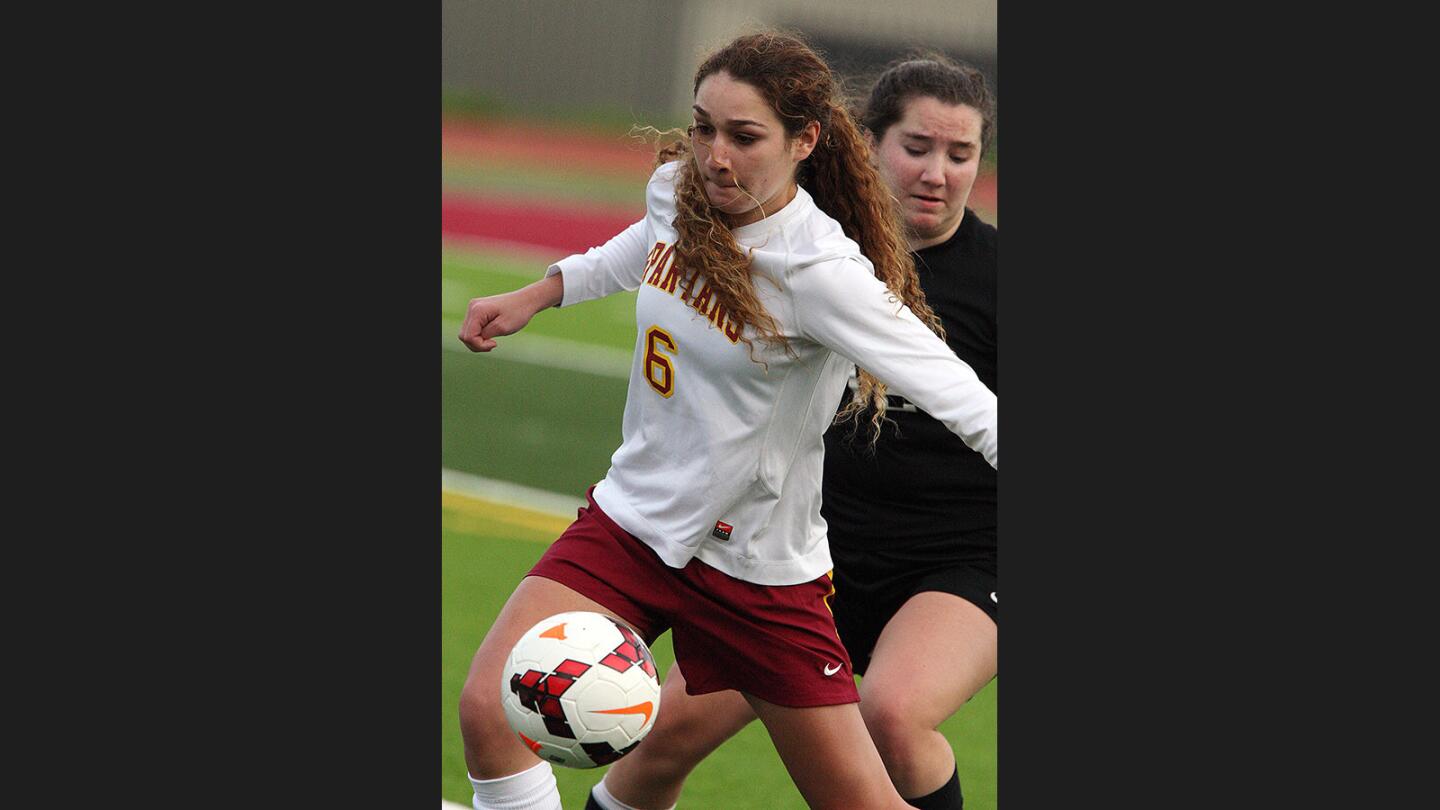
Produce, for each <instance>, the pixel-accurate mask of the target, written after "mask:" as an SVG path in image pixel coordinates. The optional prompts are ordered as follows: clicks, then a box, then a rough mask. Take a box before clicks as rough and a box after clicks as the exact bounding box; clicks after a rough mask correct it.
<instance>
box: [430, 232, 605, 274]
mask: <svg viewBox="0 0 1440 810" xmlns="http://www.w3.org/2000/svg"><path fill="white" fill-rule="evenodd" d="M440 247H441V249H442V250H444V251H445V253H446V254H447V255H448V257H449V258H451V259H456V260H459V261H461V262H463V263H466V264H477V265H481V266H483V267H485V268H486V269H487V270H492V271H499V272H502V273H506V274H508V275H513V276H516V277H517V278H529V279H530V280H532V281H536V280H539V279H540V278H542V277H544V275H545V270H546V269H548V268H549V267H550V265H552V264H554V263H555V262H558V261H560V260H561V259H563V258H565V257H566V256H568V255H570V251H568V250H565V249H564V248H553V247H544V246H541V245H535V244H531V243H529V242H512V241H510V240H509V239H493V238H489V237H484V236H459V235H455V234H446V235H444V236H442V237H441V238H440ZM582 252H583V251H582ZM486 253H500V254H503V255H505V256H507V257H508V258H510V259H513V260H516V261H521V262H531V263H533V264H534V265H535V267H534V268H532V269H529V270H520V269H518V268H515V269H512V268H511V267H510V266H508V265H501V266H499V267H497V266H496V265H495V264H494V263H493V262H489V261H487V258H488V257H487V256H485V255H484V254H486Z"/></svg>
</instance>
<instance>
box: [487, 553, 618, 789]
mask: <svg viewBox="0 0 1440 810" xmlns="http://www.w3.org/2000/svg"><path fill="white" fill-rule="evenodd" d="M570 610H590V611H594V612H596V613H603V614H605V615H606V616H612V617H615V618H620V619H624V617H623V616H621V617H616V616H615V613H614V611H611V610H609V609H607V608H605V607H604V606H602V605H601V604H600V603H598V602H595V601H593V600H590V599H587V598H586V597H584V596H581V595H580V594H578V593H576V592H575V591H572V590H570V589H569V588H567V587H565V586H564V585H561V584H560V583H558V582H556V581H554V580H550V579H545V578H543V577H526V578H525V579H523V580H521V581H520V585H519V586H518V587H516V588H515V592H514V593H512V594H511V595H510V599H509V600H508V601H507V602H506V603H505V607H504V608H502V609H501V610H500V615H499V617H497V618H496V619H495V623H494V624H493V625H491V626H490V630H489V632H487V633H486V634H485V640H484V641H482V642H480V649H478V650H476V651H475V658H474V659H473V660H472V661H471V662H470V674H469V675H467V676H466V678H465V687H464V688H463V689H462V690H461V691H460V735H461V737H462V738H463V739H464V741H465V765H466V767H468V768H469V769H470V775H471V776H473V777H475V778H476V779H496V778H499V777H501V776H509V775H510V774H514V773H519V772H520V771H523V770H525V769H526V768H529V767H531V766H533V765H534V764H535V763H536V761H537V758H536V756H535V755H534V754H533V753H531V752H530V749H529V748H526V747H525V744H524V743H522V742H521V741H520V738H519V737H518V736H516V734H515V733H514V732H512V731H511V730H510V726H509V725H508V724H507V723H506V722H505V711H504V709H502V708H501V707H500V672H501V670H502V669H504V667H505V659H507V658H509V657H510V650H511V648H512V647H514V646H515V642H516V641H518V640H519V639H520V636H522V635H524V634H525V631H526V630H529V629H530V628H531V627H533V626H535V623H536V622H538V621H540V620H541V619H543V618H545V617H546V616H552V615H554V614H556V613H564V612H566V611H570Z"/></svg>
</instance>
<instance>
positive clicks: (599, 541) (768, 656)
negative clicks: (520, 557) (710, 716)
mask: <svg viewBox="0 0 1440 810" xmlns="http://www.w3.org/2000/svg"><path fill="white" fill-rule="evenodd" d="M592 489H593V488H592ZM586 500H587V501H588V504H587V505H586V506H584V507H581V508H580V510H579V513H578V516H577V517H576V520H575V522H574V523H572V524H570V527H569V528H567V529H566V530H565V532H564V533H563V534H561V535H560V537H559V539H557V540H556V541H555V542H554V543H553V544H551V546H550V548H549V549H548V550H547V551H546V552H545V554H544V556H542V557H541V558H540V561H539V562H537V563H536V564H535V567H534V568H532V569H530V575H531V576H539V577H545V578H546V579H551V580H554V581H556V582H559V583H561V584H562V585H565V586H567V587H569V588H571V589H572V590H575V591H577V592H579V593H580V594H582V595H584V596H586V597H589V598H590V599H593V600H595V601H596V602H599V603H600V604H602V605H604V606H605V607H606V608H608V609H609V610H612V611H614V612H615V614H616V615H617V616H619V617H620V618H622V619H624V620H625V621H626V622H628V623H629V624H630V625H631V626H632V627H634V628H635V631H636V632H637V633H639V634H640V635H641V637H642V638H644V639H645V642H646V643H647V644H653V643H654V641H655V639H656V638H658V637H659V636H660V634H661V633H663V632H665V631H666V630H672V631H673V633H674V634H673V636H672V639H673V641H674V646H675V660H676V662H677V663H679V664H680V667H681V669H682V670H683V671H684V673H685V682H686V685H687V686H686V691H687V692H689V693H690V694H692V695H701V694H706V693H709V692H718V691H721V690H724V689H738V690H740V691H741V692H746V693H749V694H751V695H754V696H756V697H758V698H760V699H762V700H766V701H768V702H770V703H775V704H778V705H780V706H791V707H806V706H831V705H836V704H841V703H855V702H857V701H859V699H860V694H859V692H857V691H856V689H855V679H854V678H853V677H852V676H851V671H852V670H851V665H850V656H849V655H848V654H847V653H846V652H845V646H844V645H843V644H841V643H840V637H839V635H838V634H837V632H836V630H835V620H834V617H832V616H831V614H830V608H829V605H828V604H827V603H826V599H827V597H828V596H829V595H830V594H831V592H832V588H831V583H830V577H829V576H826V575H822V576H821V577H819V578H818V579H816V580H814V581H811V582H803V583H800V584H798V585H783V586H775V585H756V584H753V583H750V582H744V581H742V580H738V579H735V578H734V577H731V576H729V575H728V574H724V573H722V572H720V571H718V570H716V569H715V568H712V567H711V566H709V565H706V564H705V563H703V562H701V561H700V560H698V559H692V560H690V562H689V563H688V564H687V565H686V566H685V567H684V568H681V569H676V568H671V567H670V566H668V565H666V564H665V563H664V562H663V561H661V559H660V558H659V557H658V556H656V554H655V552H654V551H652V550H651V549H650V547H649V546H647V545H645V543H644V542H643V541H641V540H640V539H638V538H636V537H635V536H633V535H631V534H630V533H629V532H627V531H625V530H624V529H622V528H621V527H620V526H619V525H617V524H616V523H615V521H613V520H611V518H610V517H609V516H608V515H606V514H605V513H604V512H603V511H601V509H600V507H599V506H597V505H596V504H595V500H594V498H593V497H591V495H590V493H588V492H587V493H586Z"/></svg>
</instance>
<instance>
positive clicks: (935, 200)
mask: <svg viewBox="0 0 1440 810" xmlns="http://www.w3.org/2000/svg"><path fill="white" fill-rule="evenodd" d="M910 199H912V200H915V201H916V202H917V203H919V205H920V207H921V208H939V207H941V206H943V205H945V200H943V199H941V198H940V197H931V196H930V195H928V194H911V195H910Z"/></svg>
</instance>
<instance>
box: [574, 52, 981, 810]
mask: <svg viewBox="0 0 1440 810" xmlns="http://www.w3.org/2000/svg"><path fill="white" fill-rule="evenodd" d="M994 109H995V104H994V99H993V97H992V95H991V94H990V92H989V90H988V88H987V87H986V86H985V81H984V78H983V76H982V75H981V74H980V72H979V71H977V70H975V69H974V68H972V67H970V66H967V65H963V64H959V63H956V62H954V61H952V60H949V59H947V58H946V57H944V56H942V55H938V54H925V55H923V56H921V57H918V58H911V59H906V60H902V61H900V62H897V63H894V64H892V65H891V66H890V67H889V68H888V69H887V70H886V71H885V72H884V73H883V74H882V75H881V77H880V78H879V80H878V81H877V82H876V85H875V87H874V89H873V90H872V91H871V94H870V97H869V100H868V102H867V104H866V107H865V110H864V112H863V117H862V121H863V123H864V124H865V126H866V128H867V129H868V130H869V133H870V135H871V137H872V138H873V139H874V140H873V142H872V146H873V150H874V154H875V157H876V159H877V160H878V162H879V165H880V168H881V172H882V174H883V175H884V176H885V179H886V181H887V182H888V183H889V184H890V187H891V191H892V193H893V194H894V195H895V197H896V199H897V200H898V201H899V204H900V206H901V208H902V209H903V212H904V216H905V222H906V226H907V231H908V234H907V235H908V237H909V244H910V249H911V250H912V251H913V252H914V254H915V264H916V269H917V271H918V273H919V277H920V283H921V286H922V287H923V289H924V291H925V296H926V298H927V300H928V301H929V303H930V306H931V308H932V309H933V310H934V311H935V313H936V314H937V315H939V316H940V318H941V319H942V321H943V323H944V328H945V338H946V341H947V342H948V343H949V345H950V347H951V349H952V350H954V352H955V353H956V354H957V355H958V356H959V357H960V358H961V359H963V360H964V361H966V362H967V363H969V364H970V365H971V366H972V367H973V368H974V369H975V371H976V373H977V374H978V375H979V377H980V379H981V380H982V381H983V382H984V383H985V384H986V385H987V386H988V387H989V388H990V389H991V390H992V391H995V392H996V393H997V394H998V393H999V388H998V378H997V371H996V321H997V317H996V278H997V268H996V242H997V236H998V231H997V229H996V228H994V227H993V226H991V225H988V224H986V223H984V222H982V221H981V220H980V219H979V217H977V216H976V215H975V213H974V212H973V211H972V210H970V209H968V208H967V207H966V204H967V202H968V200H969V196H970V191H971V189H972V188H973V186H974V183H975V178H976V175H977V173H978V169H979V163H980V156H981V154H982V153H983V152H984V149H985V147H987V146H989V145H990V143H991V142H992V138H993V129H994ZM847 402H848V398H847ZM841 412H842V414H844V413H845V408H844V407H843V406H842V411H841ZM857 416H859V417H860V419H861V420H863V419H865V418H867V417H870V418H873V416H874V414H873V411H868V412H865V413H863V414H857ZM885 416H886V417H887V418H888V419H889V421H887V422H885V423H884V425H883V428H882V431H881V433H880V435H879V436H878V438H877V439H876V440H875V442H874V444H873V445H872V444H871V442H870V441H869V440H868V437H869V436H870V435H871V434H870V432H869V431H867V430H865V429H864V426H863V425H862V426H861V429H859V430H855V429H854V428H855V425H854V424H852V423H850V422H849V421H848V420H844V419H842V420H839V421H837V423H836V424H835V425H834V426H833V427H832V428H831V429H830V430H829V432H827V433H826V435H825V472H824V505H823V507H822V515H823V516H824V518H825V520H826V523H827V525H828V531H829V539H830V548H831V553H832V556H833V558H834V563H835V571H834V583H835V594H834V596H833V597H832V602H831V605H832V608H833V610H834V613H835V621H836V626H837V628H838V630H839V632H840V636H841V639H842V641H844V643H845V646H846V648H847V650H848V651H849V653H850V656H851V660H852V662H853V664H854V670H855V672H856V673H857V674H862V675H864V679H863V681H862V683H861V684H860V695H861V703H860V710H861V714H862V715H863V717H864V719H865V724H866V728H867V729H868V730H869V732H870V734H871V737H872V738H873V739H874V741H875V744H876V747H877V748H878V749H879V751H880V754H881V757H882V759H883V760H884V761H885V766H886V769H887V771H888V772H889V775H890V779H891V781H892V782H893V783H894V784H895V787H896V789H897V790H898V792H899V793H900V795H901V797H903V798H905V800H906V802H907V803H909V804H911V805H913V806H915V807H919V808H926V809H930V808H935V809H937V810H938V808H945V810H957V809H958V808H961V807H963V797H962V792H961V789H960V782H959V769H958V768H957V766H956V764H955V757H954V753H953V752H952V751H951V749H950V745H949V743H948V741H947V740H946V739H945V738H944V737H943V736H942V735H941V734H940V733H939V732H938V731H936V727H937V726H938V725H939V724H940V723H941V722H942V721H943V720H945V719H946V718H948V717H950V716H951V715H952V714H954V713H955V712H956V711H957V710H958V709H959V708H960V707H961V706H962V705H964V703H965V702H966V701H968V700H969V699H970V698H971V697H973V696H974V695H975V693H976V692H978V691H979V690H980V689H981V688H982V687H983V686H985V684H987V683H989V682H990V680H991V679H993V678H994V677H995V675H996V670H997V637H998V621H999V619H998V612H997V611H998V606H999V600H998V597H997V593H996V591H997V585H996V524H997V520H996V481H997V473H996V471H995V470H994V469H992V468H991V467H990V466H989V465H988V464H986V463H985V460H984V459H983V458H981V457H980V456H979V455H978V454H976V453H974V452H972V451H971V450H970V449H969V448H968V447H966V446H965V445H964V444H963V443H962V442H961V441H960V440H959V439H958V438H957V437H956V436H954V435H953V434H952V433H950V431H948V430H947V429H946V428H945V426H944V425H942V424H940V423H939V422H937V421H936V420H935V419H933V418H931V417H930V416H929V415H928V414H926V413H924V412H923V411H919V410H917V409H916V408H915V407H914V406H913V405H911V404H910V403H908V402H906V401H904V400H903V399H901V398H900V397H894V396H892V397H891V398H890V402H889V407H888V409H887V412H886V414H885ZM684 683H685V681H684V676H683V674H682V673H681V672H680V671H679V668H678V667H677V668H674V669H672V670H671V672H670V673H669V675H668V676H667V678H666V683H665V691H664V698H663V701H664V703H663V705H664V707H665V708H664V711H663V712H661V715H660V719H659V721H658V722H657V725H656V727H655V729H654V730H653V731H652V732H651V734H650V736H649V738H648V739H647V741H646V743H645V744H644V745H642V746H640V747H638V748H637V749H636V750H635V751H634V752H633V753H632V754H631V755H630V756H628V757H626V758H625V759H622V760H620V761H619V762H617V763H616V764H614V765H612V766H611V767H610V771H609V772H608V773H607V774H606V776H605V778H604V780H603V781H601V782H600V783H599V784H597V785H596V786H595V787H594V789H593V790H592V794H591V799H590V802H589V803H588V804H587V807H589V808H601V810H627V809H630V810H633V809H635V808H640V809H643V810H656V809H657V808H669V807H672V806H674V805H675V803H676V801H677V799H678V797H679V795H680V789H681V786H682V785H683V784H684V780H685V777H686V776H687V775H688V774H689V773H690V771H691V770H692V769H693V768H694V767H695V765H696V764H698V763H699V762H700V760H701V759H703V758H704V757H705V756H706V755H707V754H709V753H710V752H711V751H713V750H714V749H715V748H716V747H718V746H719V745H720V744H721V743H722V742H724V741H725V740H726V739H729V737H731V736H732V735H734V734H735V733H736V732H737V731H739V730H740V729H741V728H743V727H744V726H745V725H746V724H747V723H749V722H750V721H751V720H753V719H754V714H753V712H751V710H750V707H749V705H748V704H747V703H746V702H745V700H744V699H742V698H740V696H739V694H738V693H735V692H717V693H711V694H706V695H700V696H689V695H686V694H685V690H684Z"/></svg>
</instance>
